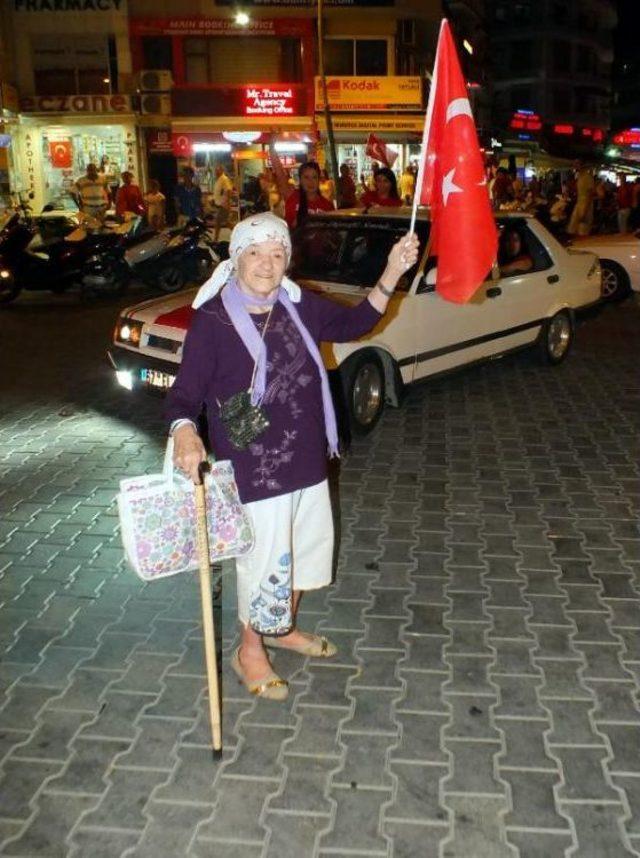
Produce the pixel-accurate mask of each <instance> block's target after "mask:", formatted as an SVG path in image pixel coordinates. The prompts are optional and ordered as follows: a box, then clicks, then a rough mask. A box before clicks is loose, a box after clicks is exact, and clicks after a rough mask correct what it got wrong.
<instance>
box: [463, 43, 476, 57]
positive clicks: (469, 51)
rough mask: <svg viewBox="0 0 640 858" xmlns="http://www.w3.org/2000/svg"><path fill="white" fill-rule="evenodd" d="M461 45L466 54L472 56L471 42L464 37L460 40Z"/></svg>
mask: <svg viewBox="0 0 640 858" xmlns="http://www.w3.org/2000/svg"><path fill="white" fill-rule="evenodd" d="M462 47H463V48H464V49H465V51H466V52H467V53H468V54H471V56H473V45H472V44H471V42H468V41H467V40H466V39H464V40H463V42H462Z"/></svg>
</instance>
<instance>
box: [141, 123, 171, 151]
mask: <svg viewBox="0 0 640 858" xmlns="http://www.w3.org/2000/svg"><path fill="white" fill-rule="evenodd" d="M147 152H150V153H153V154H155V155H159V154H163V153H164V154H169V155H170V154H171V153H172V152H173V139H172V134H171V131H169V130H166V131H165V130H164V129H163V128H149V129H148V130H147Z"/></svg>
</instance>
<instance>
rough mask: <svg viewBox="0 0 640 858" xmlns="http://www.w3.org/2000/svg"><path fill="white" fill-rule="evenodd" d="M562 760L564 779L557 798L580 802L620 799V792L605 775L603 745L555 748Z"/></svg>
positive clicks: (553, 750) (556, 753) (554, 754)
mask: <svg viewBox="0 0 640 858" xmlns="http://www.w3.org/2000/svg"><path fill="white" fill-rule="evenodd" d="M552 753H553V756H554V757H555V758H556V759H557V760H558V761H559V763H560V765H561V767H562V772H563V778H564V783H563V784H562V785H561V786H559V787H558V800H559V801H564V800H570V801H581V802H594V803H600V802H602V803H605V802H611V801H613V802H617V801H619V796H618V793H617V792H616V791H615V790H614V789H612V787H611V785H610V782H609V780H608V778H606V776H605V773H604V769H603V764H604V761H605V759H606V751H605V749H604V748H560V747H557V746H556V747H554V748H553V749H552Z"/></svg>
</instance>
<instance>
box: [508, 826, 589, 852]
mask: <svg viewBox="0 0 640 858" xmlns="http://www.w3.org/2000/svg"><path fill="white" fill-rule="evenodd" d="M507 840H508V842H509V843H511V844H513V846H515V847H516V849H518V850H519V852H520V858H565V855H566V854H567V853H566V850H567V849H568V848H569V847H570V846H571V844H572V842H573V838H572V837H571V835H570V834H569V833H568V832H567V833H564V834H562V833H557V834H556V833H553V834H549V833H547V832H542V831H536V832H535V834H533V833H532V832H529V831H526V832H525V831H514V830H511V829H508V830H507Z"/></svg>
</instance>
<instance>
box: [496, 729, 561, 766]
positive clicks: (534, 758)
mask: <svg viewBox="0 0 640 858" xmlns="http://www.w3.org/2000/svg"><path fill="white" fill-rule="evenodd" d="M496 726H497V727H499V728H500V730H501V731H502V733H503V734H504V742H505V752H504V753H503V754H502V755H501V756H500V757H499V759H498V766H499V767H500V771H502V770H503V769H505V768H517V769H549V770H550V771H556V770H557V764H556V762H555V761H554V760H553V759H551V757H550V756H549V755H548V754H547V749H546V747H545V733H546V732H547V731H548V730H549V722H548V721H546V720H544V721H543V720H540V721H534V720H525V721H521V720H517V719H511V718H509V719H496Z"/></svg>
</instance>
